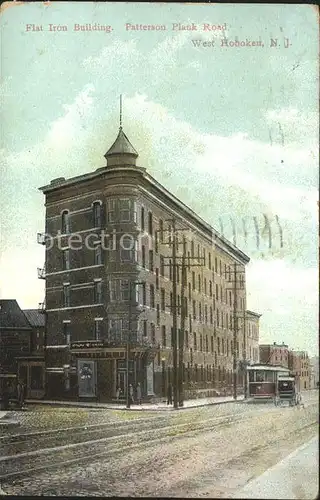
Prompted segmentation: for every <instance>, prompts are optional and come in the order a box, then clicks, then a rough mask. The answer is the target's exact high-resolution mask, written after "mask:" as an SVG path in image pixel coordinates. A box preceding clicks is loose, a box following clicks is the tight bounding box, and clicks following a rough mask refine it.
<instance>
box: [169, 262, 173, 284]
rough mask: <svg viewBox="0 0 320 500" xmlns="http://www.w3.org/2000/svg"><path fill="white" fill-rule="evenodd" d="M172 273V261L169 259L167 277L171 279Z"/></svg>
mask: <svg viewBox="0 0 320 500" xmlns="http://www.w3.org/2000/svg"><path fill="white" fill-rule="evenodd" d="M172 275H173V272H172V261H171V259H169V279H170V280H172Z"/></svg>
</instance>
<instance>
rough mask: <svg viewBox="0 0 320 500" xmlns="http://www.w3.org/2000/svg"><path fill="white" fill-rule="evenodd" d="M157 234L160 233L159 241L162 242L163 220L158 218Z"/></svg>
mask: <svg viewBox="0 0 320 500" xmlns="http://www.w3.org/2000/svg"><path fill="white" fill-rule="evenodd" d="M159 234H160V242H161V243H163V220H162V219H160V220H159Z"/></svg>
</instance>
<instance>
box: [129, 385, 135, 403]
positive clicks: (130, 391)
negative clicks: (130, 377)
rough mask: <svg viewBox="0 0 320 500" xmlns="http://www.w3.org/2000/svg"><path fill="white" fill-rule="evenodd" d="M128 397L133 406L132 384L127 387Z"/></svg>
mask: <svg viewBox="0 0 320 500" xmlns="http://www.w3.org/2000/svg"><path fill="white" fill-rule="evenodd" d="M129 397H130V400H131V403H132V404H133V403H134V398H133V387H132V384H130V385H129Z"/></svg>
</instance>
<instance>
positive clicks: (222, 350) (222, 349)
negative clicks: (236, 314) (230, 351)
mask: <svg viewBox="0 0 320 500" xmlns="http://www.w3.org/2000/svg"><path fill="white" fill-rule="evenodd" d="M221 352H222V354H224V353H225V352H224V339H222V345H221Z"/></svg>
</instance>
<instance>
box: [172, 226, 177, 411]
mask: <svg viewBox="0 0 320 500" xmlns="http://www.w3.org/2000/svg"><path fill="white" fill-rule="evenodd" d="M172 229H173V242H172V309H173V318H172V349H173V407H174V408H178V350H177V347H178V342H177V333H178V332H177V319H178V318H177V316H178V314H177V312H178V311H177V236H176V221H175V219H173V220H172Z"/></svg>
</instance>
